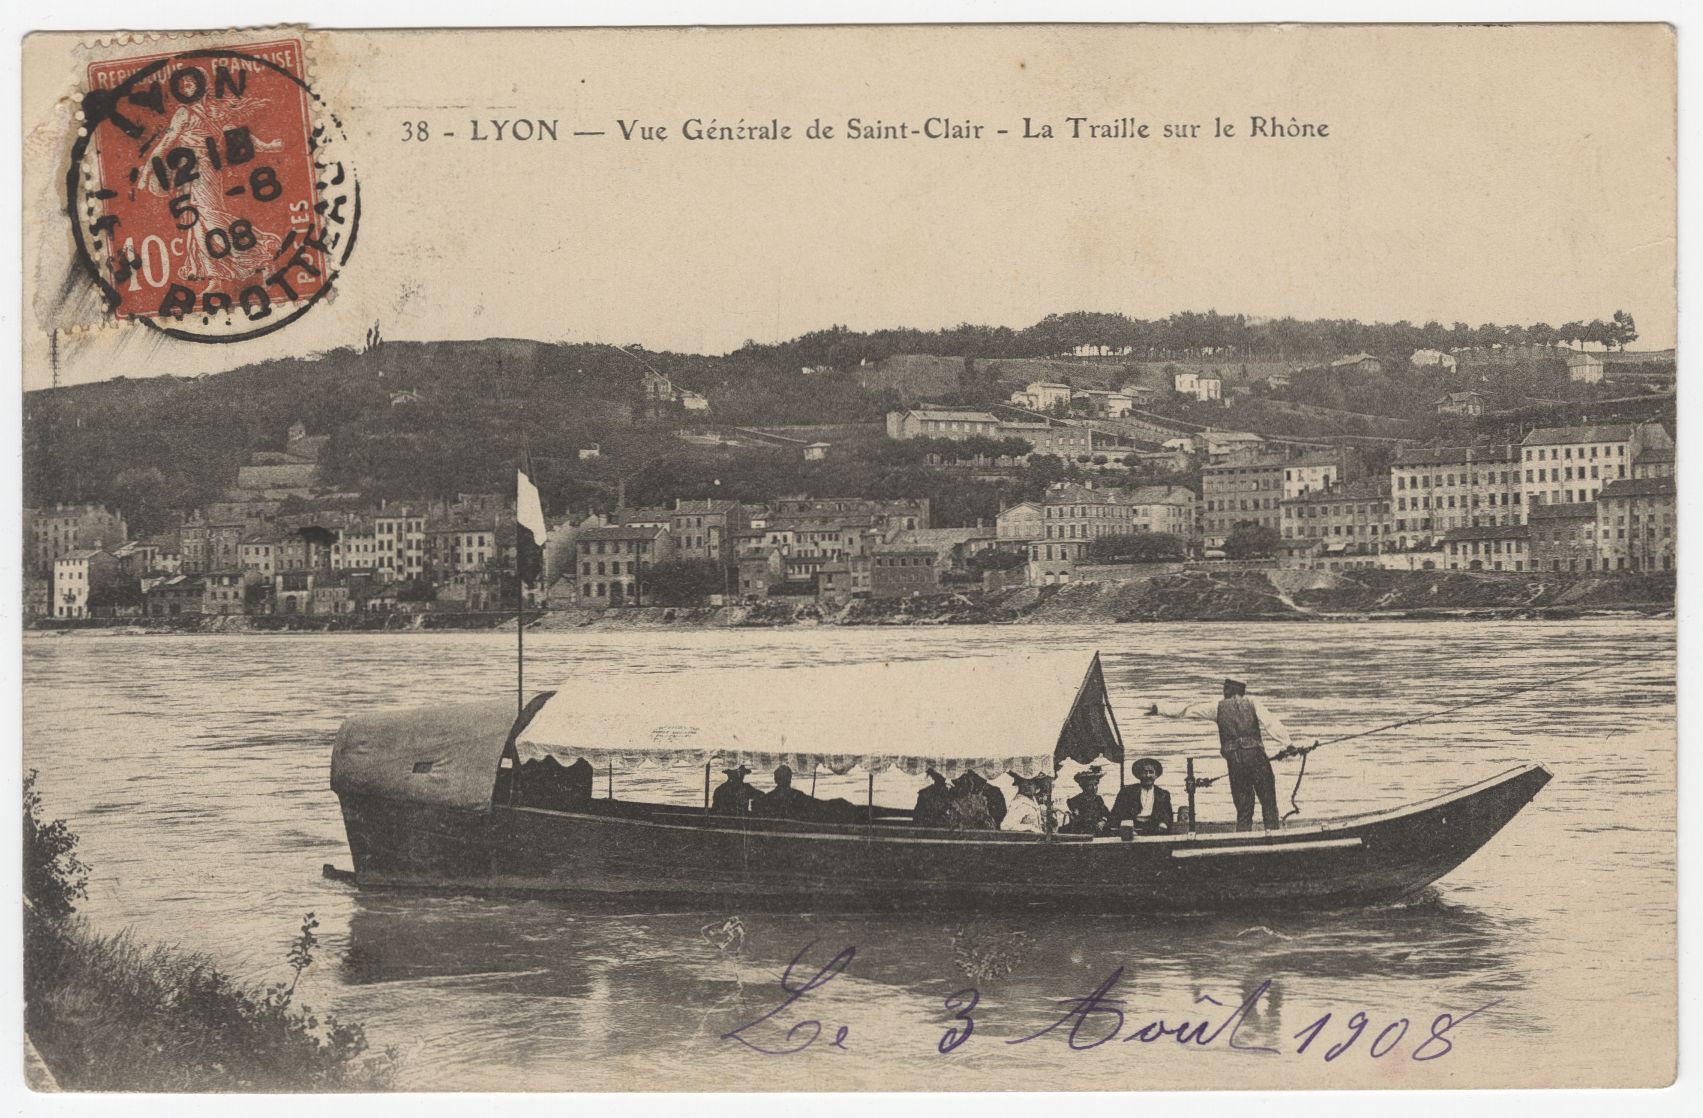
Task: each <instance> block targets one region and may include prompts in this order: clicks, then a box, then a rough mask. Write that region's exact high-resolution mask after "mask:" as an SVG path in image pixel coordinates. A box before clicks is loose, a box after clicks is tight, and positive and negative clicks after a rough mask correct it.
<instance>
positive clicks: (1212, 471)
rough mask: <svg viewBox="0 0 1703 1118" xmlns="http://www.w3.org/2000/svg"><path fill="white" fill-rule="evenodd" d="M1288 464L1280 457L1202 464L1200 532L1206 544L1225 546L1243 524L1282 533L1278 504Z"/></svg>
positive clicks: (1281, 495) (1209, 545)
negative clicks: (1225, 542) (1251, 524)
mask: <svg viewBox="0 0 1703 1118" xmlns="http://www.w3.org/2000/svg"><path fill="white" fill-rule="evenodd" d="M1286 465H1287V463H1286V462H1285V461H1284V460H1283V459H1281V458H1258V457H1245V458H1238V459H1234V460H1231V461H1227V462H1220V463H1216V464H1214V465H1209V466H1203V467H1201V471H1200V487H1201V531H1202V533H1203V534H1204V536H1205V542H1206V546H1207V547H1209V548H1217V547H1223V546H1224V541H1225V540H1226V539H1228V538H1229V537H1230V533H1231V532H1232V531H1234V530H1235V528H1236V525H1238V524H1242V523H1253V524H1257V525H1259V526H1260V527H1262V528H1270V529H1271V530H1272V531H1274V532H1279V533H1281V530H1282V526H1283V524H1282V521H1283V514H1282V510H1281V509H1280V508H1279V507H1278V506H1279V505H1280V504H1281V503H1282V501H1283V471H1284V469H1285V468H1286Z"/></svg>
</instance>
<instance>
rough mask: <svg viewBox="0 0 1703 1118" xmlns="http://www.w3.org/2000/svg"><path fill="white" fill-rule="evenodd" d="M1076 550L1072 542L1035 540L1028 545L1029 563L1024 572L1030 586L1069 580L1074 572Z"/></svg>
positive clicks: (1050, 584)
mask: <svg viewBox="0 0 1703 1118" xmlns="http://www.w3.org/2000/svg"><path fill="white" fill-rule="evenodd" d="M1076 550H1077V547H1076V545H1074V544H1064V543H1048V542H1046V541H1044V540H1037V541H1035V542H1033V543H1031V544H1030V545H1029V565H1028V570H1027V571H1026V572H1025V573H1026V575H1027V580H1028V583H1029V585H1030V586H1054V585H1057V584H1058V583H1061V582H1069V581H1070V579H1071V577H1072V576H1073V575H1074V574H1075V573H1076V559H1075V558H1074V554H1075V552H1076Z"/></svg>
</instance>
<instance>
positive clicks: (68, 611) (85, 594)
mask: <svg viewBox="0 0 1703 1118" xmlns="http://www.w3.org/2000/svg"><path fill="white" fill-rule="evenodd" d="M118 578H119V575H118V560H117V559H115V558H113V555H112V553H111V552H109V551H104V550H102V549H101V548H98V547H91V548H81V549H79V550H76V551H68V552H66V553H65V554H63V555H61V556H59V557H58V558H57V559H55V560H54V561H53V590H52V595H53V597H52V602H53V616H54V617H57V618H64V619H67V620H72V619H76V618H81V617H88V616H90V608H91V606H92V605H98V604H99V601H100V597H101V593H102V591H104V590H108V589H111V588H112V587H114V586H116V585H117V584H118Z"/></svg>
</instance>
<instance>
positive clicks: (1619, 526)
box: [1596, 476, 1679, 571]
mask: <svg viewBox="0 0 1703 1118" xmlns="http://www.w3.org/2000/svg"><path fill="white" fill-rule="evenodd" d="M1596 505H1597V557H1598V559H1600V560H1601V563H1600V566H1601V568H1602V569H1603V570H1612V571H1671V570H1673V565H1674V536H1675V533H1676V532H1677V531H1678V528H1679V506H1678V504H1677V500H1676V497H1675V492H1674V479H1673V478H1672V477H1671V476H1670V477H1648V478H1628V479H1627V480H1625V481H1611V482H1609V483H1608V484H1607V485H1605V486H1603V487H1602V490H1601V491H1600V492H1599V493H1598V494H1597V501H1596Z"/></svg>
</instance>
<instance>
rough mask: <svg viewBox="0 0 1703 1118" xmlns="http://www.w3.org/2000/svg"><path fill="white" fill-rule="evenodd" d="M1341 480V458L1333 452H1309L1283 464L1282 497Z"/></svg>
mask: <svg viewBox="0 0 1703 1118" xmlns="http://www.w3.org/2000/svg"><path fill="white" fill-rule="evenodd" d="M1341 480H1342V459H1341V458H1340V457H1338V456H1337V455H1334V454H1309V455H1306V456H1305V457H1302V458H1292V459H1290V460H1289V461H1287V462H1285V463H1284V464H1283V497H1284V499H1285V500H1287V499H1289V498H1290V497H1299V496H1301V495H1302V494H1303V493H1311V492H1313V491H1315V490H1318V489H1323V488H1324V487H1325V486H1327V485H1335V484H1336V483H1337V482H1340V481H1341Z"/></svg>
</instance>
